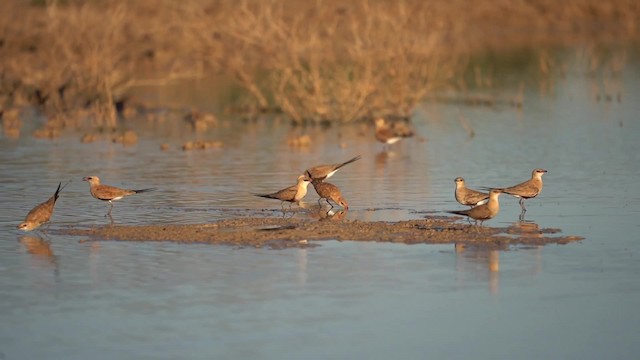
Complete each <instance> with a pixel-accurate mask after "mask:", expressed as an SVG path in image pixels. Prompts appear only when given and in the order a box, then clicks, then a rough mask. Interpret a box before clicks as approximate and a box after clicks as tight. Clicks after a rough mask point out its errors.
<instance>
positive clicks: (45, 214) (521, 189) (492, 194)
mask: <svg viewBox="0 0 640 360" xmlns="http://www.w3.org/2000/svg"><path fill="white" fill-rule="evenodd" d="M360 159H361V156H360V155H358V156H356V157H354V158H352V159H349V160H347V161H345V162H342V163H336V164H326V165H318V166H314V167H311V168H309V169H307V170H305V172H304V174H302V175H300V176H299V177H298V180H297V183H296V184H295V185H292V186H289V187H287V188H284V189H282V190H279V191H276V192H274V193H269V194H253V195H255V196H259V197H264V198H269V199H276V200H280V201H281V206H282V208H283V210H284V204H285V202H288V203H289V207H291V204H293V203H297V204H299V203H300V201H301V200H302V199H303V198H304V197H305V196H306V195H307V187H308V185H309V184H311V185H313V187H314V189H315V190H316V193H317V194H318V196H319V198H318V205H319V206H320V207H322V203H321V201H322V200H325V201H326V202H327V204H328V205H330V206H331V208H330V209H329V211H330V210H331V209H333V207H334V204H335V205H339V206H341V207H342V208H344V209H345V210H346V209H348V208H349V205H348V203H347V201H346V200H345V198H344V197H343V196H342V193H341V191H340V189H339V188H338V187H337V186H335V185H334V184H331V183H328V182H326V181H325V180H326V179H328V178H330V177H331V176H333V174H335V173H336V172H337V171H338V170H339V169H340V168H342V167H343V166H345V165H348V164H351V163H353V162H354V161H357V160H360ZM546 172H547V170H544V169H534V170H533V172H532V173H531V179H529V180H527V181H525V182H522V183H520V184H517V185H514V186H511V187H506V188H485V189H486V190H488V191H489V192H488V193H486V192H481V191H477V190H472V189H469V188H467V187H466V186H465V181H464V179H463V178H461V177H458V178H456V179H455V184H456V189H455V199H456V200H457V201H458V202H459V203H460V204H462V205H467V206H470V207H471V208H470V209H468V210H459V211H448V212H449V213H452V214H456V215H462V216H467V217H468V218H470V219H473V220H475V221H476V222H477V221H480V225H482V223H483V222H484V221H485V220H489V219H492V218H493V217H495V216H496V215H497V214H498V212H499V211H500V204H499V202H498V197H499V196H500V194H502V193H505V194H509V195H512V196H515V197H518V198H520V206H521V208H522V213H521V217H522V216H523V215H524V212H525V211H526V208H525V206H524V200H525V199H530V198H534V197H536V196H537V195H538V194H539V193H540V191H541V190H542V175H544V174H545V173H546ZM82 180H83V181H86V182H88V183H89V192H90V193H91V195H92V196H93V197H94V198H96V199H98V200H101V201H106V202H108V203H109V205H110V207H109V211H108V213H107V215H106V216H110V215H111V211H112V210H113V201H116V200H120V199H122V198H124V197H126V196H130V195H134V194H139V193H144V192H148V191H153V190H156V189H155V188H147V189H140V190H130V189H122V188H118V187H115V186H110V185H105V184H102V183H101V182H100V178H98V177H97V176H87V177H84V178H83V179H82ZM69 182H70V181H69ZM69 182H67V183H66V184H64V185H62V183H59V184H58V188H57V189H56V192H55V193H54V194H53V196H52V197H51V198H49V199H48V200H47V201H45V202H43V203H41V204H39V205H37V206H36V207H34V208H33V209H32V210H31V211H29V213H28V214H27V216H26V218H25V221H24V222H22V223H21V224H20V225H18V226H17V228H18V229H21V230H24V231H31V230H34V229H36V228H38V227H40V226H41V225H42V224H45V223H47V222H49V220H50V218H51V215H52V214H53V209H54V206H55V204H56V201H57V200H58V198H59V196H60V192H61V191H62V189H64V187H65V186H67V184H69Z"/></svg>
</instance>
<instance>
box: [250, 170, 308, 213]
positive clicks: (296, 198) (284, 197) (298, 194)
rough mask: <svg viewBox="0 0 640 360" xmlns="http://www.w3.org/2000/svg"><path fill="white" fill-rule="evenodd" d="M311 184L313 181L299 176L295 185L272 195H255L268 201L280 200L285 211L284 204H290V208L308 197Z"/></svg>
mask: <svg viewBox="0 0 640 360" xmlns="http://www.w3.org/2000/svg"><path fill="white" fill-rule="evenodd" d="M310 182H311V179H310V178H309V177H307V176H305V175H300V176H298V181H297V183H296V184H295V185H292V186H289V187H287V188H284V189H282V190H280V191H276V192H274V193H272V194H253V195H255V196H260V197H263V198H267V199H276V200H280V201H281V203H280V205H281V206H282V208H283V209H284V203H285V201H286V202H289V208H291V204H292V203H298V204H299V203H300V201H301V200H302V199H303V198H304V197H305V196H306V195H307V186H308V185H309V183H310Z"/></svg>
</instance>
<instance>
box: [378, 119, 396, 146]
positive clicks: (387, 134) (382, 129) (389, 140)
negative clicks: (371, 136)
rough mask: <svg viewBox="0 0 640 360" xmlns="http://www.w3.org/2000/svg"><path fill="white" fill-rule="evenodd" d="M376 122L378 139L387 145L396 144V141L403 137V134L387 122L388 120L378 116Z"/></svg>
mask: <svg viewBox="0 0 640 360" xmlns="http://www.w3.org/2000/svg"><path fill="white" fill-rule="evenodd" d="M375 124H376V133H375V137H376V140H378V141H380V142H381V143H383V144H385V145H391V144H395V143H396V142H398V141H400V139H402V136H401V135H399V134H397V133H396V132H395V131H394V130H393V128H392V127H391V126H389V125H388V124H387V122H386V121H385V120H384V119H383V118H377V119H376V120H375Z"/></svg>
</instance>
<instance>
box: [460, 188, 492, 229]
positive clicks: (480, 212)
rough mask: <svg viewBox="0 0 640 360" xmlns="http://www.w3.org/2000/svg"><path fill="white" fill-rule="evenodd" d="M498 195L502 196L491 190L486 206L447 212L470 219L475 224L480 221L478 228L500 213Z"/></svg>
mask: <svg viewBox="0 0 640 360" xmlns="http://www.w3.org/2000/svg"><path fill="white" fill-rule="evenodd" d="M500 194H502V191H500V190H498V189H492V190H491V191H490V192H489V202H487V203H486V204H483V205H478V206H476V207H474V208H471V209H469V210H460V211H448V213H450V214H456V215H462V216H467V217H470V218H472V219H474V220H476V222H477V221H480V226H482V223H483V222H484V221H485V220H489V219H492V218H494V217H495V216H496V215H498V213H499V212H500V203H499V202H498V197H499V196H500Z"/></svg>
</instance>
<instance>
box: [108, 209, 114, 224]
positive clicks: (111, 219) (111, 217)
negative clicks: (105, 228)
mask: <svg viewBox="0 0 640 360" xmlns="http://www.w3.org/2000/svg"><path fill="white" fill-rule="evenodd" d="M107 216H108V217H109V220H110V221H111V223H110V224H109V226H113V216H111V210H109V213H108V214H107Z"/></svg>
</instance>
